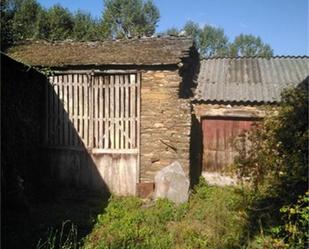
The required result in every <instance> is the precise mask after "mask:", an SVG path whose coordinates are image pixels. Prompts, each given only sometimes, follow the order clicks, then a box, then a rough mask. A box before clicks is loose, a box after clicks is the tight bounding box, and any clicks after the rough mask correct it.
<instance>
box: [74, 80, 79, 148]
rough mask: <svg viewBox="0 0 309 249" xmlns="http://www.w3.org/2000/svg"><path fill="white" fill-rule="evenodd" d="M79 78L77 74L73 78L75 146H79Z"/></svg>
mask: <svg viewBox="0 0 309 249" xmlns="http://www.w3.org/2000/svg"><path fill="white" fill-rule="evenodd" d="M77 79H78V76H77V74H74V76H73V88H74V97H73V105H74V110H73V115H74V118H73V125H74V129H73V136H74V138H73V145H74V146H77V141H78V136H77V134H78V133H77V132H78V128H77V121H78V83H77V82H78V80H77Z"/></svg>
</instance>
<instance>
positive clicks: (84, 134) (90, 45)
mask: <svg viewBox="0 0 309 249" xmlns="http://www.w3.org/2000/svg"><path fill="white" fill-rule="evenodd" d="M8 53H9V55H10V56H11V57H13V58H14V59H16V60H18V61H21V62H23V63H25V64H28V65H31V66H33V67H37V68H39V69H40V70H41V71H45V72H46V73H47V74H48V75H49V76H48V81H49V84H47V86H48V87H46V89H45V105H44V106H45V107H44V108H45V112H44V113H45V117H44V123H45V128H44V141H42V158H44V161H43V162H44V163H45V165H42V167H46V166H48V167H47V168H48V169H49V175H50V177H51V178H55V179H57V180H59V181H60V182H61V183H65V184H68V185H75V186H80V187H88V188H91V189H98V190H102V189H103V188H104V189H107V190H109V191H110V192H113V193H116V194H120V195H132V194H133V195H135V194H138V193H139V194H140V195H142V196H147V195H148V194H149V193H151V192H152V190H153V182H154V175H155V174H156V172H158V171H159V170H160V169H162V168H163V167H165V166H167V165H169V164H170V163H172V162H173V161H176V160H177V161H179V162H180V163H181V165H182V166H183V169H184V171H185V173H186V175H187V176H188V177H189V175H190V168H189V165H190V131H191V109H190V97H191V96H192V93H191V89H192V87H193V86H194V77H195V75H196V68H197V67H198V64H199V58H198V53H197V51H196V49H195V46H194V43H193V41H192V40H191V39H188V38H181V37H162V38H141V39H129V40H116V41H104V42H72V41H65V42H53V43H47V42H43V41H40V42H26V43H24V44H19V45H17V46H15V47H13V48H11V49H10V50H9V51H8Z"/></svg>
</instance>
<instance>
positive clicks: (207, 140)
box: [202, 118, 254, 172]
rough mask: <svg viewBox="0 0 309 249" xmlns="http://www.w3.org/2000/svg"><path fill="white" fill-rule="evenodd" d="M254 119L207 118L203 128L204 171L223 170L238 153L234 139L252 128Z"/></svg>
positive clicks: (203, 121) (203, 122)
mask: <svg viewBox="0 0 309 249" xmlns="http://www.w3.org/2000/svg"><path fill="white" fill-rule="evenodd" d="M253 122H254V121H253V120H252V119H245V118H205V119H203V120H202V130H203V171H208V172H221V171H222V170H224V167H226V166H227V165H229V164H231V163H233V160H234V157H235V155H236V152H235V149H234V148H233V145H232V143H233V140H234V139H235V138H236V137H237V136H239V135H240V134H241V133H243V132H245V131H247V130H249V129H251V127H252V124H253Z"/></svg>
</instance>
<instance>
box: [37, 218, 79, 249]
mask: <svg viewBox="0 0 309 249" xmlns="http://www.w3.org/2000/svg"><path fill="white" fill-rule="evenodd" d="M79 246H80V245H79V243H78V240H77V228H76V226H75V225H74V224H73V223H72V222H71V221H69V220H67V221H64V222H63V223H62V225H61V229H60V231H59V230H58V229H50V230H48V232H47V236H46V238H44V239H40V240H39V242H38V243H37V245H36V249H78V248H79Z"/></svg>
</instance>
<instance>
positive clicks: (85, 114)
mask: <svg viewBox="0 0 309 249" xmlns="http://www.w3.org/2000/svg"><path fill="white" fill-rule="evenodd" d="M80 78H81V81H82V82H83V83H82V96H81V99H80V100H79V101H80V106H81V114H80V115H81V117H82V122H81V124H82V125H81V134H83V135H82V136H83V141H84V144H85V146H86V147H89V146H90V144H89V139H88V134H89V130H88V129H89V111H88V109H89V104H90V103H89V94H88V92H89V76H88V75H80Z"/></svg>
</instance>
